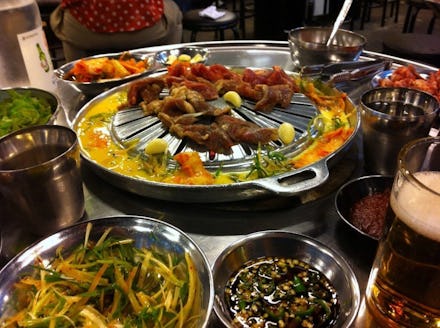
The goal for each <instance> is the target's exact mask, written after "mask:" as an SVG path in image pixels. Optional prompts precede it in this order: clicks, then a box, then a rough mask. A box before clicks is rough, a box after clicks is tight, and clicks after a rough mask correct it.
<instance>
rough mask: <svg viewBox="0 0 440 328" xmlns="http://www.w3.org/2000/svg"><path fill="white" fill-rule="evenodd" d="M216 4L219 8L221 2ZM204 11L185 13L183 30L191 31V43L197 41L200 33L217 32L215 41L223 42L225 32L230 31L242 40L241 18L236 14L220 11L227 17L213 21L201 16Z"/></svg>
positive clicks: (197, 10) (192, 10)
mask: <svg viewBox="0 0 440 328" xmlns="http://www.w3.org/2000/svg"><path fill="white" fill-rule="evenodd" d="M215 4H216V6H217V8H218V4H219V1H218V0H216V1H215ZM202 9H204V8H198V9H191V10H188V11H186V12H184V13H183V21H182V24H183V29H184V30H189V31H191V36H190V41H191V42H195V41H196V38H197V33H198V32H215V39H216V40H221V41H223V40H225V31H226V30H229V29H230V30H232V33H233V35H234V38H235V39H240V33H239V31H238V25H239V17H238V15H237V14H236V13H234V12H232V11H229V10H226V9H219V11H220V10H221V11H224V12H225V15H224V16H223V17H220V18H219V19H211V18H207V17H201V16H200V15H199V12H200V10H202Z"/></svg>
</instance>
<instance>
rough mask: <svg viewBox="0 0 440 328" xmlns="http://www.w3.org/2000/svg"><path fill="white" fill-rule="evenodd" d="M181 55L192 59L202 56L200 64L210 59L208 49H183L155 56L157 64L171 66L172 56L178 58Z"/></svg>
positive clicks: (162, 52)
mask: <svg viewBox="0 0 440 328" xmlns="http://www.w3.org/2000/svg"><path fill="white" fill-rule="evenodd" d="M180 55H188V56H190V57H191V58H194V57H195V56H196V55H200V60H198V61H197V62H198V63H205V62H206V60H207V59H208V55H209V50H208V49H207V48H202V47H181V48H175V49H169V50H163V51H159V52H158V53H156V55H155V60H156V62H158V63H160V64H162V65H164V66H167V65H170V62H169V61H170V56H174V57H176V58H178V57H179V56H180Z"/></svg>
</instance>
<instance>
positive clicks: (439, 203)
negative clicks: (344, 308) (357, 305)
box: [367, 138, 440, 328]
mask: <svg viewBox="0 0 440 328" xmlns="http://www.w3.org/2000/svg"><path fill="white" fill-rule="evenodd" d="M436 139H437V141H438V143H437V144H436V147H437V148H436V149H437V151H436V154H437V155H436V156H437V159H438V158H439V154H440V150H439V148H440V139H438V138H436ZM425 149H427V148H426V147H425ZM415 154H417V153H413V155H415ZM401 160H402V159H401ZM431 162H432V161H431ZM431 164H432V163H431ZM411 165H413V164H411ZM435 165H436V168H437V170H435V169H436V168H435V167H433V168H432V169H433V170H435V171H420V172H414V173H410V170H408V169H407V168H406V167H404V168H403V169H399V170H398V172H397V175H396V178H395V181H394V185H393V190H392V192H391V198H390V205H391V206H390V207H391V211H390V215H391V216H392V217H390V218H389V219H391V220H390V221H389V223H390V226H389V229H388V232H387V233H386V235H385V236H384V238H383V239H382V240H381V242H380V244H379V248H378V252H377V255H376V259H375V262H374V264H373V269H372V271H371V274H370V279H369V282H368V287H367V305H368V308H369V309H370V312H371V313H372V314H373V316H374V317H375V318H376V319H377V320H378V321H379V322H380V323H381V324H383V325H384V326H385V327H436V328H437V327H440V170H439V169H440V164H439V163H438V162H437V164H435Z"/></svg>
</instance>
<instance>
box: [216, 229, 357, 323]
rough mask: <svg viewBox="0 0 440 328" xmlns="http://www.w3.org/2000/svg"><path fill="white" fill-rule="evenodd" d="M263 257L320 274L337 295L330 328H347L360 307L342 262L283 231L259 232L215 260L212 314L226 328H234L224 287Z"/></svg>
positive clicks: (326, 250) (313, 243)
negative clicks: (337, 305)
mask: <svg viewBox="0 0 440 328" xmlns="http://www.w3.org/2000/svg"><path fill="white" fill-rule="evenodd" d="M264 256H280V257H289V258H296V259H298V260H300V261H304V262H306V263H308V264H310V266H312V267H314V268H315V269H317V270H319V271H320V272H321V273H323V274H324V275H325V276H326V277H327V279H329V280H330V281H331V283H332V284H333V286H334V287H335V289H336V292H337V293H338V297H339V302H340V309H339V316H338V318H337V321H336V323H335V325H334V326H332V327H338V328H340V327H350V326H351V324H352V323H353V321H354V319H355V317H356V314H357V312H358V309H359V304H360V292H359V285H358V282H357V280H356V276H355V274H354V272H353V270H352V269H351V267H350V265H349V264H348V263H347V262H346V261H345V260H344V258H343V257H342V256H341V255H339V254H338V253H336V252H335V251H333V250H332V249H330V248H328V247H327V246H325V245H323V244H322V243H320V242H318V241H316V240H314V239H312V238H310V237H307V236H304V235H300V234H296V233H291V232H286V231H261V232H257V233H253V234H250V235H247V236H245V237H244V238H243V239H241V240H239V241H237V242H235V243H233V244H231V245H230V246H228V247H227V248H226V249H225V250H223V252H222V253H221V254H220V255H219V256H218V257H217V259H216V260H215V262H214V264H213V267H212V270H213V275H214V289H215V301H214V310H215V313H216V314H217V316H218V317H219V319H220V320H221V321H222V322H223V324H224V325H225V326H226V327H234V326H233V324H232V318H231V315H230V314H229V310H228V306H227V304H226V300H225V294H224V293H225V286H226V284H227V282H228V280H229V279H230V277H231V276H232V275H233V274H234V273H236V272H237V270H238V269H239V268H241V267H242V265H243V264H244V263H246V262H248V261H249V260H251V259H257V258H260V257H264Z"/></svg>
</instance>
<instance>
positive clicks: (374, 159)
mask: <svg viewBox="0 0 440 328" xmlns="http://www.w3.org/2000/svg"><path fill="white" fill-rule="evenodd" d="M361 109H362V121H361V125H362V133H363V146H364V160H365V168H366V170H367V171H368V172H371V173H378V174H383V175H394V174H395V171H396V167H397V156H398V154H399V151H400V149H401V148H402V146H403V145H405V144H406V143H408V142H410V141H412V140H414V139H418V138H422V137H426V136H428V135H429V131H430V129H431V126H432V124H433V122H434V120H435V118H436V116H437V114H438V111H439V103H438V101H437V99H436V98H435V97H434V96H432V95H430V94H428V93H425V92H422V91H418V90H413V89H407V88H376V89H372V90H369V91H367V92H366V93H364V94H363V95H362V97H361Z"/></svg>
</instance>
